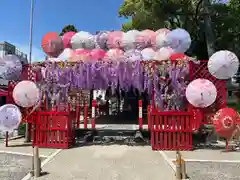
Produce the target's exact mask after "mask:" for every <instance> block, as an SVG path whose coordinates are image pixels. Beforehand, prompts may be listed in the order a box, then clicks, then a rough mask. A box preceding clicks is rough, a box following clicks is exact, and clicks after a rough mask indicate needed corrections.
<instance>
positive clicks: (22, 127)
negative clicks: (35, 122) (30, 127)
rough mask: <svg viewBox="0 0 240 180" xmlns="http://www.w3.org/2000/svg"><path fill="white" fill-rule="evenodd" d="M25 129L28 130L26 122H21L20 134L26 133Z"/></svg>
mask: <svg viewBox="0 0 240 180" xmlns="http://www.w3.org/2000/svg"><path fill="white" fill-rule="evenodd" d="M25 131H26V124H25V123H24V124H21V125H20V126H19V127H18V135H25Z"/></svg>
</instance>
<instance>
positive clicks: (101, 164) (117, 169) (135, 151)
mask: <svg viewBox="0 0 240 180" xmlns="http://www.w3.org/2000/svg"><path fill="white" fill-rule="evenodd" d="M43 171H45V172H47V173H48V174H47V175H44V176H42V177H40V178H38V179H39V180H103V179H104V180H149V179H151V180H173V179H174V172H173V170H172V169H171V167H170V166H169V165H168V164H167V163H166V161H165V160H164V159H163V157H162V156H161V154H160V153H159V152H154V151H152V150H151V148H150V147H142V146H141V147H132V146H126V145H111V146H97V145H94V146H85V147H78V148H73V149H68V150H62V151H61V152H60V153H59V154H58V155H57V156H55V157H54V158H53V159H52V160H51V161H50V162H48V163H47V164H46V165H45V166H44V167H43ZM32 179H33V178H32Z"/></svg>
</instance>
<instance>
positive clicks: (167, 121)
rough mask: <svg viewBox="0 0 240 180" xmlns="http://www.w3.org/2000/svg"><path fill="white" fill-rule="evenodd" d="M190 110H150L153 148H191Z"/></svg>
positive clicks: (191, 120) (191, 116)
mask: <svg viewBox="0 0 240 180" xmlns="http://www.w3.org/2000/svg"><path fill="white" fill-rule="evenodd" d="M193 121H194V118H193V113H192V112H175V111H172V112H170V111H169V112H159V111H157V110H156V109H153V110H152V112H151V124H152V126H151V145H152V149H153V150H192V131H193V126H192V123H193Z"/></svg>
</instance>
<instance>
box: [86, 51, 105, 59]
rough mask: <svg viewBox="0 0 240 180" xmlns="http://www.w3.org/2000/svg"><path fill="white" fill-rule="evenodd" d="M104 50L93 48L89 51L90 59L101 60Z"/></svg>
mask: <svg viewBox="0 0 240 180" xmlns="http://www.w3.org/2000/svg"><path fill="white" fill-rule="evenodd" d="M105 54H106V52H105V51H104V50H102V49H93V50H92V51H91V52H90V56H91V59H93V60H102V59H103V58H104V56H105Z"/></svg>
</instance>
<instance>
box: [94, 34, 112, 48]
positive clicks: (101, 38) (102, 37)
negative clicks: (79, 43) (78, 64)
mask: <svg viewBox="0 0 240 180" xmlns="http://www.w3.org/2000/svg"><path fill="white" fill-rule="evenodd" d="M108 33H109V32H108V31H101V32H99V33H98V34H97V35H96V43H97V45H98V46H99V47H100V48H101V49H107V40H108Z"/></svg>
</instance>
